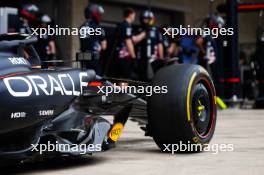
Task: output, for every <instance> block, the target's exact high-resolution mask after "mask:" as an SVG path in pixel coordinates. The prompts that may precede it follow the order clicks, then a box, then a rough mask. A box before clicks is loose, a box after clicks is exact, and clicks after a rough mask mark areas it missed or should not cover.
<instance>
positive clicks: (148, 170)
mask: <svg viewBox="0 0 264 175" xmlns="http://www.w3.org/2000/svg"><path fill="white" fill-rule="evenodd" d="M263 124H264V110H238V109H229V110H225V111H221V112H219V113H218V120H217V127H216V132H215V136H214V138H213V140H212V144H213V143H218V144H233V145H234V151H233V152H219V153H218V154H212V152H203V153H197V154H174V155H172V154H167V153H161V152H160V151H159V149H158V147H157V146H156V145H155V143H154V142H153V140H152V139H151V138H149V137H144V136H143V135H144V132H143V131H142V130H140V129H139V127H138V124H137V123H135V122H132V121H128V123H127V126H126V127H125V129H124V132H123V134H122V136H121V139H120V141H119V143H118V144H117V147H116V148H114V149H112V150H110V151H107V152H103V153H97V154H94V155H93V156H86V157H84V158H78V159H58V158H55V159H48V160H39V161H30V162H26V163H24V164H22V165H18V166H12V167H8V168H5V169H2V170H1V174H11V173H12V174H29V175H35V174H38V175H53V174H54V175H86V174H87V175H105V174H107V175H117V174H124V175H135V174H137V175H138V174H142V175H146V174H151V175H160V174H174V175H175V174H177V175H180V174H183V175H185V174H203V175H207V174H208V175H209V174H216V175H218V174H219V175H223V174H231V173H236V174H239V175H248V174H252V175H253V174H262V172H263V171H264V145H263V144H264V127H263Z"/></svg>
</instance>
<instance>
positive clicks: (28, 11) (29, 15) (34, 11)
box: [19, 4, 39, 34]
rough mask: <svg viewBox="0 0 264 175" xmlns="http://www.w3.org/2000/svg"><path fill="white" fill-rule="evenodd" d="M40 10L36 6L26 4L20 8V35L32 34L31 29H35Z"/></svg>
mask: <svg viewBox="0 0 264 175" xmlns="http://www.w3.org/2000/svg"><path fill="white" fill-rule="evenodd" d="M38 14H39V8H38V7H37V6H36V5H35V4H24V5H22V6H21V7H20V8H19V17H20V22H21V24H20V27H19V33H26V34H31V33H32V31H31V29H30V28H31V27H35V25H36V24H37V20H38Z"/></svg>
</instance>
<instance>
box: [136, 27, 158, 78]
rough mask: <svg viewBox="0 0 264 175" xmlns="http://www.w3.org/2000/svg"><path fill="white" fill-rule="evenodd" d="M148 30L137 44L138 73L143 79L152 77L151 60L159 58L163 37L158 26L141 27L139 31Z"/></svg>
mask: <svg viewBox="0 0 264 175" xmlns="http://www.w3.org/2000/svg"><path fill="white" fill-rule="evenodd" d="M143 31H146V38H145V39H143V40H142V41H141V42H139V43H138V44H137V58H138V73H139V77H140V79H141V80H148V79H150V78H151V77H150V75H149V74H151V73H150V71H151V70H150V64H149V63H150V62H152V61H154V60H156V59H158V58H159V52H158V45H159V44H162V42H163V38H162V34H161V33H160V31H159V29H158V28H157V27H148V28H143V27H141V28H139V29H138V33H141V32H143Z"/></svg>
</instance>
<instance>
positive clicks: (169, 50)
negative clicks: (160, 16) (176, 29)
mask: <svg viewBox="0 0 264 175" xmlns="http://www.w3.org/2000/svg"><path fill="white" fill-rule="evenodd" d="M163 28H170V27H163ZM163 28H162V31H161V32H162V33H163V32H165V31H163ZM162 37H163V39H162V40H163V48H164V58H165V59H166V60H169V59H170V58H177V59H176V60H175V61H177V62H179V58H178V56H179V49H180V43H179V40H180V37H179V36H176V37H174V38H173V37H172V35H171V31H170V34H169V35H163V36H162Z"/></svg>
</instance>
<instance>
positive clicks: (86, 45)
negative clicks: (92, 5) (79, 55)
mask: <svg viewBox="0 0 264 175" xmlns="http://www.w3.org/2000/svg"><path fill="white" fill-rule="evenodd" d="M88 28H93V29H94V30H96V29H97V28H101V35H89V34H86V35H85V36H84V37H83V36H82V37H81V38H80V45H81V51H82V52H92V55H93V56H92V59H91V60H90V61H88V62H86V63H84V64H85V67H86V68H88V69H93V70H95V72H96V73H97V74H99V75H100V74H101V73H102V64H101V61H100V54H101V51H102V48H101V42H102V41H104V40H105V39H106V37H105V32H104V30H103V29H102V27H101V26H100V25H98V24H97V23H96V22H95V21H93V20H89V21H87V22H85V23H84V24H83V25H82V26H81V30H82V31H85V29H86V30H87V31H88Z"/></svg>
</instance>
